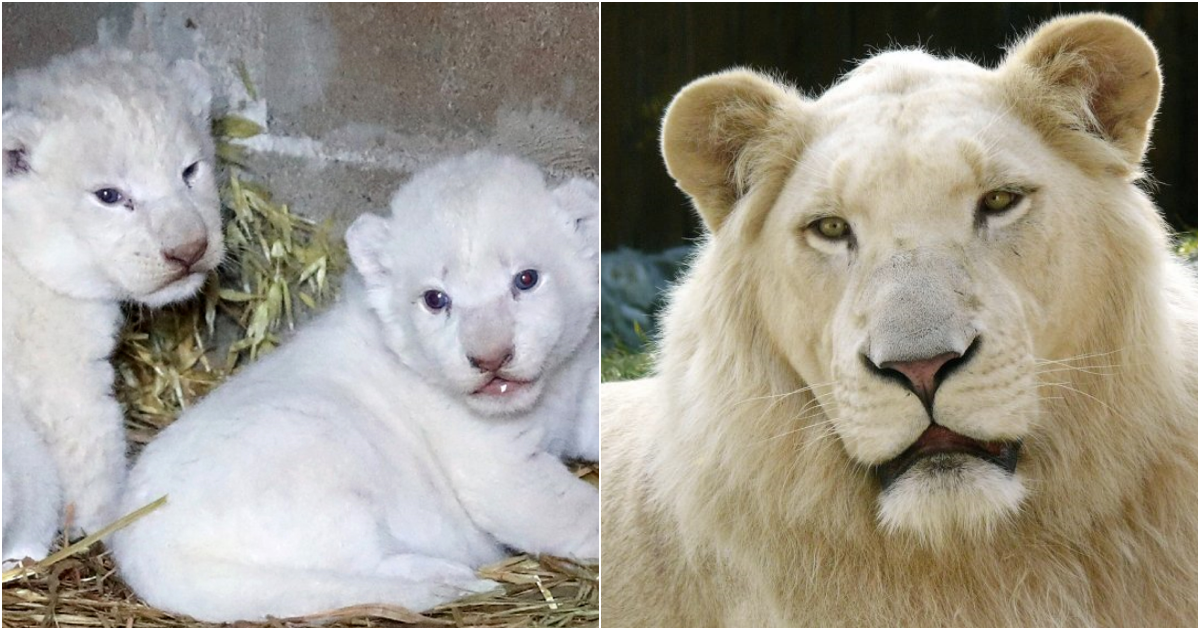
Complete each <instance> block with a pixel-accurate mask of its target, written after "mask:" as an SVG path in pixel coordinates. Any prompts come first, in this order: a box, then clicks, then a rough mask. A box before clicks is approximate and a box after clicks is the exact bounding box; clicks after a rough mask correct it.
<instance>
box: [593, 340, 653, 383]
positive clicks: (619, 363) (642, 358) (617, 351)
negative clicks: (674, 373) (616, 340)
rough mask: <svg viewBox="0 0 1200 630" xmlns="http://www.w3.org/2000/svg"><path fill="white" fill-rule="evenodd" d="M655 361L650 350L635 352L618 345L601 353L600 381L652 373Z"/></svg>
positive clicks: (624, 378)
mask: <svg viewBox="0 0 1200 630" xmlns="http://www.w3.org/2000/svg"><path fill="white" fill-rule="evenodd" d="M653 365H654V363H653V360H652V359H651V357H650V353H648V352H633V351H631V350H629V349H628V348H626V347H624V346H621V345H618V346H617V347H614V348H610V349H608V350H605V351H604V353H603V354H601V355H600V382H602V383H607V382H609V381H629V380H633V379H637V378H642V377H643V376H646V375H648V374H649V373H650V369H651V368H652V367H653Z"/></svg>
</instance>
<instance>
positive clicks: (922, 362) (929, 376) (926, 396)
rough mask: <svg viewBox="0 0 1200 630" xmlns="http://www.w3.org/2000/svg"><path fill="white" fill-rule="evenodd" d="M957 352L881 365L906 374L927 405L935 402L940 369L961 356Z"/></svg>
mask: <svg viewBox="0 0 1200 630" xmlns="http://www.w3.org/2000/svg"><path fill="white" fill-rule="evenodd" d="M961 356H962V355H961V354H959V353H957V352H946V353H943V354H939V355H937V356H936V357H932V358H929V359H918V360H916V361H886V362H884V363H883V364H882V365H880V366H879V368H880V369H882V370H893V371H896V372H899V373H901V374H903V375H904V378H906V379H908V382H909V383H910V384H911V385H912V388H913V391H914V392H916V394H917V396H919V397H920V398H921V401H922V402H924V403H925V406H926V407H929V406H931V405H932V404H933V393H934V392H935V391H937V388H938V386H939V385H941V379H940V378H938V375H937V374H938V370H940V369H942V366H943V365H946V363H947V362H948V361H952V360H954V359H957V358H959V357H961Z"/></svg>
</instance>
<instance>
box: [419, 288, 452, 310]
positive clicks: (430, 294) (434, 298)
mask: <svg viewBox="0 0 1200 630" xmlns="http://www.w3.org/2000/svg"><path fill="white" fill-rule="evenodd" d="M421 297H422V298H423V299H424V300H425V307H426V308H428V309H429V310H431V311H433V312H434V313H437V312H440V311H442V310H443V309H445V308H446V307H447V306H450V296H449V295H446V294H445V293H442V292H441V291H437V290H435V289H430V290H428V291H426V292H425V293H424V294H423V295H422V296H421Z"/></svg>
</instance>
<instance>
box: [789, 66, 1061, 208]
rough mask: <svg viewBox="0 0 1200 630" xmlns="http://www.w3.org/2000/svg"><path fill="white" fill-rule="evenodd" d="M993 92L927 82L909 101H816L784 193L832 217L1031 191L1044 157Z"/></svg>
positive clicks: (864, 96) (904, 95)
mask: <svg viewBox="0 0 1200 630" xmlns="http://www.w3.org/2000/svg"><path fill="white" fill-rule="evenodd" d="M835 89H836V88H835ZM991 89H992V88H991V86H986V85H985V86H974V87H970V86H962V85H954V84H953V83H946V82H940V81H932V82H930V83H929V84H927V85H924V86H922V87H918V88H914V89H912V90H910V91H907V92H887V91H871V90H866V91H863V92H862V93H861V94H860V95H859V96H858V97H857V98H854V99H842V98H840V97H839V98H838V99H835V100H834V101H832V102H830V103H825V102H823V101H824V99H822V101H819V102H818V106H817V113H818V116H819V121H820V123H819V124H818V125H816V127H817V132H816V134H815V138H814V139H813V141H812V142H811V144H810V145H809V146H807V147H805V151H804V152H803V153H802V155H801V158H800V160H799V162H798V163H797V168H795V169H793V170H792V173H791V176H790V181H789V183H788V188H789V189H790V190H792V191H793V193H796V194H812V195H814V196H815V197H819V198H820V203H823V204H826V205H828V206H830V210H836V211H841V210H844V209H847V208H851V209H853V208H859V209H861V210H862V211H863V212H867V213H879V212H886V211H888V210H889V209H902V207H905V206H907V207H929V208H932V207H934V206H944V205H945V204H946V203H947V202H948V201H951V200H966V199H970V198H973V197H974V196H977V195H979V194H981V193H982V192H985V191H986V190H988V189H990V188H993V187H997V186H1001V185H1009V184H1027V183H1031V182H1028V181H1025V180H1028V179H1030V178H1034V177H1035V176H1036V174H1037V170H1038V169H1037V168H1036V167H1035V166H1036V165H1040V164H1042V163H1044V162H1045V160H1046V158H1045V157H1044V156H1047V155H1049V154H1048V152H1047V151H1045V150H1044V147H1042V146H1041V144H1042V143H1041V141H1040V140H1039V138H1038V136H1037V134H1036V133H1035V132H1034V131H1033V130H1032V129H1029V128H1028V127H1027V126H1026V125H1025V124H1024V123H1023V122H1022V121H1021V120H1019V119H1018V118H1016V117H1015V116H1014V115H1012V113H1011V112H1010V111H1008V110H1007V109H1006V107H1005V106H1004V105H1003V103H1002V102H1000V101H999V100H998V99H997V98H996V97H994V96H993V95H992V94H991V93H990V92H991ZM1037 156H1043V157H1037Z"/></svg>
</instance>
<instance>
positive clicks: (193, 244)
mask: <svg viewBox="0 0 1200 630" xmlns="http://www.w3.org/2000/svg"><path fill="white" fill-rule="evenodd" d="M207 251H208V239H207V238H199V239H196V240H194V241H190V242H187V243H184V244H183V245H180V246H178V247H172V248H171V249H164V250H163V252H162V255H163V258H165V259H167V261H168V262H172V263H175V264H177V265H179V266H180V267H183V268H184V269H185V270H190V269H191V268H192V265H194V264H196V262H197V261H199V260H200V259H201V258H202V257H203V256H204V253H205V252H207Z"/></svg>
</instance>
